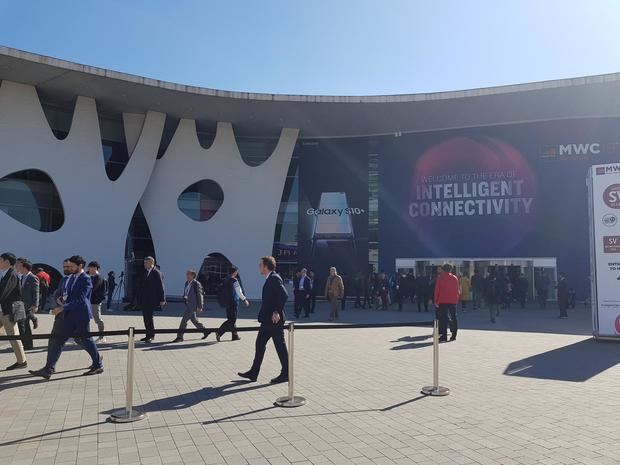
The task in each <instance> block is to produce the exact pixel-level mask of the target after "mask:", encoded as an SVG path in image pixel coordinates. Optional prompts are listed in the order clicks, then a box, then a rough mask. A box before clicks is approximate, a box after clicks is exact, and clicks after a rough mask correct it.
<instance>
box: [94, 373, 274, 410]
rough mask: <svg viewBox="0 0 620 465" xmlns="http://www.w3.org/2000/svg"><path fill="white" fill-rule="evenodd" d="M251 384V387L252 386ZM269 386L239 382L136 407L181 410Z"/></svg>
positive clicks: (138, 408) (139, 408)
mask: <svg viewBox="0 0 620 465" xmlns="http://www.w3.org/2000/svg"><path fill="white" fill-rule="evenodd" d="M250 384H251V385H250ZM239 386H244V387H241V388H240V389H232V388H235V387H239ZM267 386H269V384H252V383H249V382H244V381H239V382H232V383H229V384H225V385H223V386H217V387H205V388H200V389H198V390H196V391H194V392H186V393H184V394H178V395H176V396H170V397H165V398H163V399H155V400H152V401H150V402H147V403H146V404H144V405H139V406H136V407H135V408H136V410H142V411H143V412H159V411H163V410H181V409H187V408H191V407H194V406H195V405H198V404H200V403H201V402H204V401H207V400H214V399H219V398H220V397H224V396H229V395H232V394H239V393H242V392H248V391H255V390H257V389H261V388H264V387H267ZM115 410H117V409H112V410H106V411H104V412H101V413H105V414H111V413H113V412H114V411H115Z"/></svg>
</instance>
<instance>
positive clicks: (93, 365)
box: [52, 354, 103, 374]
mask: <svg viewBox="0 0 620 465" xmlns="http://www.w3.org/2000/svg"><path fill="white" fill-rule="evenodd" d="M99 365H103V355H101V354H100V355H99ZM96 367H97V365H95V364H94V363H93V364H92V365H91V366H89V367H88V369H89V370H94V369H95V368H96ZM55 371H56V370H54V369H53V368H52V374H53V373H54V372H55Z"/></svg>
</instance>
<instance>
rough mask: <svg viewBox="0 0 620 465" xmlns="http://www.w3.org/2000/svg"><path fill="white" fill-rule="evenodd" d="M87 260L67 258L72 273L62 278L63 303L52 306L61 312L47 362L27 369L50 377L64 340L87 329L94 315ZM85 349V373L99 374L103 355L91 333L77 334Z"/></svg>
mask: <svg viewBox="0 0 620 465" xmlns="http://www.w3.org/2000/svg"><path fill="white" fill-rule="evenodd" d="M85 265H86V261H85V260H84V259H83V258H82V257H81V256H79V255H74V256H73V257H71V258H69V261H68V268H69V271H70V273H71V276H70V277H69V279H67V280H66V281H65V282H63V291H62V293H63V296H62V300H60V302H62V305H61V306H59V307H56V308H54V310H52V313H53V314H54V315H56V316H60V318H59V319H58V321H59V322H60V323H59V326H58V333H56V334H55V335H54V337H53V338H52V339H50V342H49V345H48V347H47V363H46V364H45V366H44V367H43V368H41V369H40V370H36V371H33V370H31V371H30V373H31V374H33V375H34V376H41V377H42V378H45V379H50V378H51V376H52V373H54V372H55V370H56V363H57V362H58V359H59V358H60V354H61V353H62V348H63V347H64V345H65V343H66V342H67V341H68V340H69V339H70V338H72V337H77V336H80V335H83V334H86V333H88V332H90V320H91V318H92V317H93V315H92V311H91V307H90V295H91V292H92V290H93V283H92V281H91V279H90V277H89V276H88V275H87V274H86V273H85V272H84V266H85ZM80 339H81V343H82V344H83V348H84V350H86V352H88V355H90V358H91V360H92V365H91V367H90V368H89V370H88V371H87V372H85V373H84V375H98V374H101V373H103V364H102V357H101V355H99V352H98V351H97V346H96V345H95V341H93V338H92V337H80Z"/></svg>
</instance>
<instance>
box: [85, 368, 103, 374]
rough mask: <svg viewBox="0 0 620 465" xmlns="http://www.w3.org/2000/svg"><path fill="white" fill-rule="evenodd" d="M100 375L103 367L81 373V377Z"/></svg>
mask: <svg viewBox="0 0 620 465" xmlns="http://www.w3.org/2000/svg"><path fill="white" fill-rule="evenodd" d="M101 373H103V367H92V368H91V369H90V370H88V371H87V372H85V373H83V375H82V376H92V375H100V374H101Z"/></svg>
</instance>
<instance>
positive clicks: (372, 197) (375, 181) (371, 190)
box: [368, 153, 379, 271]
mask: <svg viewBox="0 0 620 465" xmlns="http://www.w3.org/2000/svg"><path fill="white" fill-rule="evenodd" d="M368 264H369V266H370V267H372V270H371V271H378V270H379V155H378V154H376V153H371V154H368Z"/></svg>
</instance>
